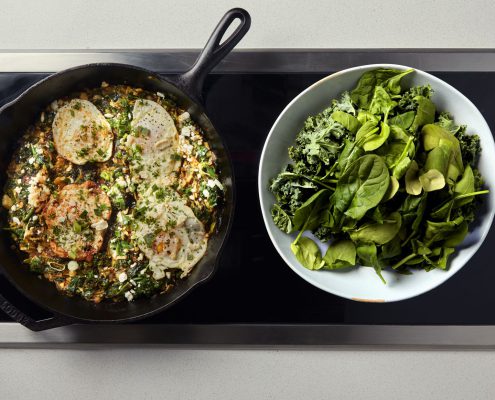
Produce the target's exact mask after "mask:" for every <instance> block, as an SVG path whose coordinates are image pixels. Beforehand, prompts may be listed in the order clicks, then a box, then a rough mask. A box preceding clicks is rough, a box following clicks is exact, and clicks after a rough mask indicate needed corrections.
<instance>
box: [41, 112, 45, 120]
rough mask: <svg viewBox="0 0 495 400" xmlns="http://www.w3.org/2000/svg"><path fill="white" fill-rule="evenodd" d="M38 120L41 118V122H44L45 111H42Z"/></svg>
mask: <svg viewBox="0 0 495 400" xmlns="http://www.w3.org/2000/svg"><path fill="white" fill-rule="evenodd" d="M40 120H41V122H45V113H44V112H42V113H41V117H40Z"/></svg>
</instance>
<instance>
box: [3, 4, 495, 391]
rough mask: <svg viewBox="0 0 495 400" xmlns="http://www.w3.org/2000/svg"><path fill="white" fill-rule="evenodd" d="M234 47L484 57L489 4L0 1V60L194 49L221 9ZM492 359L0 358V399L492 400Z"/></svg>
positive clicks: (493, 9) (292, 355)
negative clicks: (240, 29) (20, 54)
mask: <svg viewBox="0 0 495 400" xmlns="http://www.w3.org/2000/svg"><path fill="white" fill-rule="evenodd" d="M239 5H240V6H243V7H245V8H246V9H248V10H249V11H250V12H251V14H252V17H253V24H252V28H251V31H250V32H249V33H248V35H247V36H246V38H245V40H244V41H243V42H242V46H241V47H244V48H414V47H418V48H419V47H430V48H443V47H446V48H469V47H473V48H493V47H495V28H494V27H493V15H495V3H494V2H492V1H482V0H476V1H460V0H456V1H452V0H451V1H447V0H437V1H435V2H431V1H424V0H418V1H414V2H413V1H393V0H383V1H380V2H363V1H359V0H347V1H332V2H329V1H324V0H318V1H313V2H308V1H305V2H303V1H297V2H296V1H289V0H284V1H281V0H279V1H269V0H250V1H247V0H244V1H236V2H234V1H232V0H216V1H215V2H200V1H190V0H183V1H181V2H174V1H170V0H153V1H147V2H139V4H138V3H137V2H135V4H134V5H131V2H129V3H128V4H127V3H126V2H122V1H118V0H111V1H105V2H102V1H95V0H86V1H62V0H58V1H56V0H49V1H48V0H44V1H35V0H30V1H23V2H19V1H15V0H11V1H8V0H0V8H1V10H2V12H1V13H0V50H2V49H3V50H14V49H73V48H83V49H86V48H88V49H90V48H91V49H101V48H108V49H111V48H199V47H201V46H202V45H203V44H204V42H205V41H206V38H207V36H208V35H209V33H210V31H211V29H212V28H213V26H214V25H215V24H216V22H217V20H218V19H219V18H220V16H221V15H222V14H223V12H224V11H225V10H227V9H228V8H231V7H233V6H239ZM494 370H495V353H493V352H491V351H482V352H480V351H452V350H445V351H395V350H394V351H390V350H386V349H380V350H369V349H366V350H364V349H349V350H335V349H333V350H332V349H331V348H330V349H328V348H327V349H321V350H305V349H301V348H291V349H283V350H277V349H273V348H272V349H264V350H260V349H233V348H232V349H228V348H227V349H226V348H222V349H212V348H205V347H203V348H200V349H186V348H165V347H156V348H123V347H116V348H102V347H99V348H96V347H91V348H86V349H84V350H75V349H3V350H0V371H1V372H0V398H1V399H26V398H36V399H40V400H41V399H45V398H61V397H62V396H63V395H70V396H71V397H72V398H97V397H101V396H102V394H105V397H106V398H119V399H122V398H145V399H148V398H149V399H153V398H160V399H162V398H164V397H167V398H184V399H190V398H214V399H224V398H225V399H231V398H240V399H244V398H245V399H252V398H284V399H289V398H293V399H298V398H302V397H303V396H304V397H306V398H310V399H318V398H329V397H331V398H340V399H347V398H349V399H355V398H369V399H372V398H380V399H384V398H394V399H406V398H414V399H418V398H419V399H422V398H438V399H444V398H450V399H465V398H476V399H493V398H494V397H495V384H494V383H493V382H492V379H493V371H494Z"/></svg>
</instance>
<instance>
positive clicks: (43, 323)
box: [0, 294, 72, 332]
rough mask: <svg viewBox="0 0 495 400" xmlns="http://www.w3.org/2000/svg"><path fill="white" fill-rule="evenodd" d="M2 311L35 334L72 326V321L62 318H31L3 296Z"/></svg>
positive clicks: (1, 298) (0, 305)
mask: <svg viewBox="0 0 495 400" xmlns="http://www.w3.org/2000/svg"><path fill="white" fill-rule="evenodd" d="M0 309H1V310H2V311H3V312H4V313H5V314H7V315H8V316H9V317H10V318H12V319H13V320H14V321H16V322H19V323H20V324H22V325H24V326H25V327H26V328H28V329H30V330H32V331H35V332H39V331H44V330H46V329H51V328H57V327H59V326H65V325H70V324H72V321H71V320H69V319H68V318H65V317H62V316H53V317H50V318H46V319H42V320H39V321H37V320H35V319H34V318H31V317H30V316H28V315H26V314H24V313H23V312H22V311H21V310H19V309H18V308H17V307H15V306H14V305H12V303H10V302H9V301H8V300H7V299H6V298H5V297H3V296H2V295H1V294H0Z"/></svg>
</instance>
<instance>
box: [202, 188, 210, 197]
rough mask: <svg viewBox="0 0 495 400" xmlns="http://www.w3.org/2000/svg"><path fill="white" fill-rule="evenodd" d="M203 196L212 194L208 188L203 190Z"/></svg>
mask: <svg viewBox="0 0 495 400" xmlns="http://www.w3.org/2000/svg"><path fill="white" fill-rule="evenodd" d="M203 196H205V197H208V196H210V192H208V190H206V189H204V190H203Z"/></svg>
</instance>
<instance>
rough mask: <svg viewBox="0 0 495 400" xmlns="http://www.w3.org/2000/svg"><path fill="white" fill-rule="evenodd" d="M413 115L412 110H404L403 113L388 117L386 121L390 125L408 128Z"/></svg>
mask: <svg viewBox="0 0 495 400" xmlns="http://www.w3.org/2000/svg"><path fill="white" fill-rule="evenodd" d="M415 117H416V113H415V112H414V111H406V112H405V113H402V114H398V115H396V116H395V117H393V118H390V120H389V121H388V123H389V124H390V125H395V126H398V127H399V128H401V129H408V128H409V127H410V126H411V125H412V123H413V121H414V118H415Z"/></svg>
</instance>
